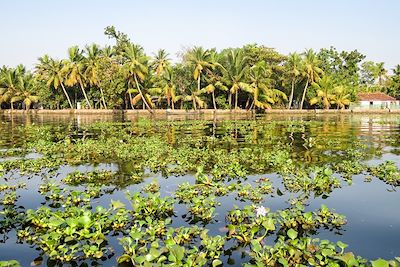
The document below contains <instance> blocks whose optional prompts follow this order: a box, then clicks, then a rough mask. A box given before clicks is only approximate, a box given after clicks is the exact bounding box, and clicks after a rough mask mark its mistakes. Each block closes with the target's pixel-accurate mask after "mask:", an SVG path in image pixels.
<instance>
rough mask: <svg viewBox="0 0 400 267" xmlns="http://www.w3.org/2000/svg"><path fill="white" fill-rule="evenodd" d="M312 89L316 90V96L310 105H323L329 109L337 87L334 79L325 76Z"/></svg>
mask: <svg viewBox="0 0 400 267" xmlns="http://www.w3.org/2000/svg"><path fill="white" fill-rule="evenodd" d="M312 87H313V88H315V90H316V96H315V97H313V98H312V99H310V104H311V105H315V104H322V106H323V107H324V109H329V108H330V106H331V104H332V102H334V97H335V95H334V94H333V91H334V88H335V85H334V83H333V80H332V78H331V77H330V76H324V77H322V79H320V80H319V82H318V83H313V84H312Z"/></svg>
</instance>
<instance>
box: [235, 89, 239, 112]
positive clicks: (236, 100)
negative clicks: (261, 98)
mask: <svg viewBox="0 0 400 267" xmlns="http://www.w3.org/2000/svg"><path fill="white" fill-rule="evenodd" d="M238 94H239V90H237V91H236V94H235V110H236V109H237V105H238Z"/></svg>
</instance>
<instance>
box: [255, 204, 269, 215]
mask: <svg viewBox="0 0 400 267" xmlns="http://www.w3.org/2000/svg"><path fill="white" fill-rule="evenodd" d="M265 215H267V210H266V209H265V207H263V206H260V207H257V208H256V216H257V217H261V216H265Z"/></svg>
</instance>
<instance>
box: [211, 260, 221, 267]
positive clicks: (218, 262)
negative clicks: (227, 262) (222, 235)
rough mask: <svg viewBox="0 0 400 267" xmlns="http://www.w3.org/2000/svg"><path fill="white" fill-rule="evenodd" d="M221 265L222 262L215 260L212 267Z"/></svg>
mask: <svg viewBox="0 0 400 267" xmlns="http://www.w3.org/2000/svg"><path fill="white" fill-rule="evenodd" d="M219 265H222V261H221V260H218V259H215V260H213V262H212V266H213V267H215V266H219Z"/></svg>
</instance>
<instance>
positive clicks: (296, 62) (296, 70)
mask: <svg viewBox="0 0 400 267" xmlns="http://www.w3.org/2000/svg"><path fill="white" fill-rule="evenodd" d="M302 64H303V60H302V58H301V55H299V54H298V53H296V52H294V53H290V54H289V56H288V59H287V62H286V68H287V70H288V73H289V75H290V76H292V87H291V90H290V96H289V103H288V107H287V108H288V109H290V108H291V107H292V103H293V95H294V88H295V85H296V82H297V80H298V78H299V77H300V76H301V74H302V71H303V66H302Z"/></svg>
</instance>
